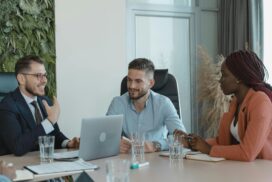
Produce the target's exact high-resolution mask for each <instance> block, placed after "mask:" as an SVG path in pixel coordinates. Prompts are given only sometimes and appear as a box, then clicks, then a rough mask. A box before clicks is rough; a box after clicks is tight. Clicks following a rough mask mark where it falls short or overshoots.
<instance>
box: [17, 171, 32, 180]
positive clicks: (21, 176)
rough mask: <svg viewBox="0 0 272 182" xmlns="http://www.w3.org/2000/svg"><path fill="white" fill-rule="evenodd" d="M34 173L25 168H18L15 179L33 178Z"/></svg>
mask: <svg viewBox="0 0 272 182" xmlns="http://www.w3.org/2000/svg"><path fill="white" fill-rule="evenodd" d="M33 178H34V176H33V173H32V172H30V171H28V170H26V169H24V170H16V178H15V179H13V181H25V180H30V179H33Z"/></svg>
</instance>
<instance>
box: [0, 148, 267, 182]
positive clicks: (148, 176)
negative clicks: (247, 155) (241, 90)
mask: <svg viewBox="0 0 272 182" xmlns="http://www.w3.org/2000/svg"><path fill="white" fill-rule="evenodd" d="M38 154H39V153H38V152H30V153H28V154H26V155H24V156H22V157H16V156H14V155H6V156H1V157H0V159H1V160H5V161H7V162H12V163H14V165H15V167H16V169H22V167H23V166H25V165H30V164H39V156H38ZM116 158H118V159H130V155H125V154H122V155H119V156H114V157H109V158H104V159H98V160H93V161H90V162H91V163H93V164H96V165H98V166H99V167H100V168H99V169H98V170H95V171H87V173H88V174H89V175H90V176H91V178H92V179H93V180H94V181H98V182H99V181H106V170H105V161H106V160H110V159H116ZM146 160H147V161H149V163H150V165H149V166H146V167H142V168H139V169H133V170H130V182H136V181H137V182H138V181H154V182H155V181H156V182H164V181H166V182H175V181H185V182H197V181H201V182H217V181H220V182H243V181H245V182H256V181H258V182H271V181H272V161H269V160H255V161H253V162H240V161H228V160H226V161H221V162H205V161H195V160H187V159H184V160H182V161H181V162H179V163H171V162H170V161H169V159H168V158H167V157H160V156H159V154H158V153H150V154H146ZM81 172H82V171H72V172H65V173H55V174H49V175H34V181H40V180H45V179H50V178H53V177H61V176H65V175H70V174H79V173H81Z"/></svg>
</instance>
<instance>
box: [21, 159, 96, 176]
mask: <svg viewBox="0 0 272 182" xmlns="http://www.w3.org/2000/svg"><path fill="white" fill-rule="evenodd" d="M25 168H26V169H28V170H30V171H32V172H33V173H35V174H50V173H58V172H68V171H80V170H95V169H97V168H98V166H97V165H94V164H92V163H89V162H85V161H84V160H82V159H79V160H77V161H74V162H53V163H47V164H40V165H30V166H25Z"/></svg>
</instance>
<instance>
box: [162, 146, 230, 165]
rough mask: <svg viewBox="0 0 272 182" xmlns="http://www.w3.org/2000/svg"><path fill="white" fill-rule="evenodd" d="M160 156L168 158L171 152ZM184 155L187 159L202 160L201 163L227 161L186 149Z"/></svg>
mask: <svg viewBox="0 0 272 182" xmlns="http://www.w3.org/2000/svg"><path fill="white" fill-rule="evenodd" d="M159 155H160V156H165V157H168V156H169V151H163V152H160V154H159ZM182 155H183V156H184V158H185V159H192V160H200V161H210V162H218V161H223V160H226V159H225V158H222V157H211V156H209V155H207V154H203V153H201V152H199V151H192V150H190V149H187V148H184V149H183V150H182Z"/></svg>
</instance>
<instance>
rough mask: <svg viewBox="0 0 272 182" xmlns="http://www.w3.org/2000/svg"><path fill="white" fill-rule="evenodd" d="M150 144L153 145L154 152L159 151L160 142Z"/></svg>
mask: <svg viewBox="0 0 272 182" xmlns="http://www.w3.org/2000/svg"><path fill="white" fill-rule="evenodd" d="M152 143H153V146H154V148H155V152H159V151H161V144H160V142H157V141H153V142H152Z"/></svg>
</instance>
